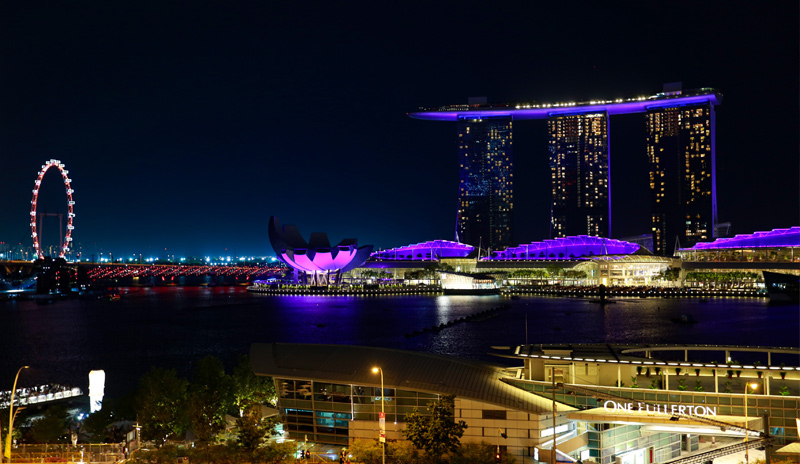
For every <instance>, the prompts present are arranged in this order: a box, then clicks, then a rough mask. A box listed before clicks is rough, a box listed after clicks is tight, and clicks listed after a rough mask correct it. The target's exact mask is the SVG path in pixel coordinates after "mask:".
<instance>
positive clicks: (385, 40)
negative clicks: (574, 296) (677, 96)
mask: <svg viewBox="0 0 800 464" xmlns="http://www.w3.org/2000/svg"><path fill="white" fill-rule="evenodd" d="M543 3H544V2H533V1H525V2H486V1H484V2H468V1H459V2H424V3H423V2H419V3H416V2H392V3H390V2H372V3H359V4H354V3H349V2H277V1H226V2H222V1H220V2H213V1H183V2H179V1H159V2H147V1H135V2H133V1H129V2H119V1H111V2H109V1H69V2H2V3H0V161H2V164H0V241H5V242H7V243H8V242H11V243H18V242H23V243H25V244H28V243H30V237H29V236H30V229H29V226H28V223H29V220H28V219H29V209H30V200H31V190H32V188H33V186H34V180H35V178H36V174H37V172H38V171H39V169H40V168H41V165H42V164H44V162H45V161H47V160H48V159H51V158H56V159H60V160H61V161H62V162H64V163H65V164H66V167H67V169H69V171H70V177H71V178H72V181H73V188H74V189H75V201H76V205H75V212H76V218H75V232H74V240H75V243H76V245H78V246H79V247H82V250H83V252H84V255H85V256H88V255H89V254H90V253H99V252H100V251H102V252H105V253H107V252H112V253H114V255H115V256H122V255H124V254H128V253H143V254H145V255H153V256H159V255H160V256H163V255H165V254H175V255H178V256H184V255H189V256H204V255H226V254H227V255H233V254H238V255H242V254H247V255H257V256H258V255H266V254H271V253H272V250H271V248H270V247H269V241H268V238H267V223H268V220H269V217H270V216H271V215H276V216H278V217H279V218H280V219H281V221H282V222H283V223H288V224H297V225H298V226H299V227H300V230H301V232H303V233H304V234H305V235H306V236H307V235H308V234H310V233H311V232H313V231H327V232H328V235H329V237H330V238H331V240H332V241H333V242H338V241H339V240H340V239H342V238H345V237H356V238H358V239H359V243H360V244H374V245H375V247H376V248H381V247H382V248H387V247H392V246H399V245H405V244H409V243H414V242H420V241H425V240H432V239H442V238H443V239H453V235H454V229H455V208H456V193H457V184H458V160H457V147H456V144H455V140H456V128H455V124H452V123H442V122H431V121H419V120H413V119H411V118H409V117H407V116H406V113H407V112H412V111H415V110H417V109H418V108H419V107H421V106H428V107H430V106H439V105H447V104H455V103H466V101H467V98H468V97H470V96H486V97H488V98H489V101H490V102H516V101H536V102H540V103H547V102H558V101H585V100H591V99H612V98H627V97H634V96H639V95H653V94H655V93H657V92H660V91H661V90H662V84H663V83H666V82H674V81H682V82H683V87H684V89H692V88H699V87H714V88H716V89H718V90H719V91H720V92H721V93H722V94H723V95H724V100H723V103H722V105H721V106H719V107H718V108H717V186H718V204H719V220H720V221H730V222H732V224H733V232H734V233H750V232H753V231H756V230H770V229H773V228H777V227H790V226H795V225H800V189H799V188H798V185H799V182H798V179H799V178H800V155H799V154H798V148H799V147H800V141H799V140H798V132H799V129H798V128H799V127H800V120H799V118H798V113H799V111H798V107H799V104H798V102H799V101H800V96H799V95H798V87H799V86H800V72H799V71H798V68H799V67H800V66H799V64H798V63H799V61H800V60H799V58H798V57H800V47H799V45H798V44H800V37H799V34H798V29H800V26H798V24H800V14H799V13H798V2H796V1H776V2H766V3H763V2H738V1H734V2H727V1H719V2H700V1H687V2H675V1H670V2H652V1H646V2H621V3H613V2H547V4H546V5H543ZM609 5H611V6H609ZM614 5H616V6H614ZM514 128H515V132H514V138H515V166H514V169H515V178H516V181H517V182H516V187H517V189H516V192H515V208H516V241H517V242H520V243H523V242H530V241H533V240H540V239H543V238H547V236H548V230H549V227H548V224H549V208H550V207H549V193H548V192H549V188H550V187H549V167H548V156H547V138H546V123H545V122H544V121H528V122H519V123H515V127H514ZM610 146H611V154H612V157H611V170H612V179H611V189H612V190H611V195H612V202H613V203H612V222H613V228H614V230H613V236H614V237H625V236H630V235H636V234H642V233H646V232H647V231H648V226H649V225H648V222H647V221H648V214H649V210H648V208H649V199H648V191H647V165H646V156H645V151H644V117H643V116H642V115H630V116H619V117H613V118H612V119H611V139H610ZM59 182H60V179H59V178H58V176H57V175H55V174H54V173H49V174H48V175H47V176H46V177H45V182H44V185H43V187H42V193H41V201H40V209H47V208H49V211H51V212H52V211H57V210H59V209H60V210H62V211H63V212H66V196H65V195H64V191H63V184H59ZM53 224H55V223H53ZM50 230H54V227H52V226H51V227H50ZM55 241H56V238H52V240H50V242H55ZM47 242H48V236H47V234H46V233H45V245H47ZM164 249H166V250H167V251H166V252H165V251H164Z"/></svg>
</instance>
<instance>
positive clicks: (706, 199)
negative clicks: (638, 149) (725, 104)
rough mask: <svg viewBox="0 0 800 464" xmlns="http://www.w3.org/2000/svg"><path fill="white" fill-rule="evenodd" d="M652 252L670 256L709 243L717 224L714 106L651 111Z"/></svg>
mask: <svg viewBox="0 0 800 464" xmlns="http://www.w3.org/2000/svg"><path fill="white" fill-rule="evenodd" d="M646 130H647V145H646V150H647V157H648V162H649V166H650V203H651V228H652V233H653V247H654V250H653V252H654V253H655V254H657V255H665V254H668V253H669V254H671V253H672V247H674V245H675V240H676V238H677V239H678V241H679V242H680V246H681V247H690V246H693V245H694V244H696V243H697V242H700V241H704V240H710V239H711V237H712V236H713V233H714V224H716V222H717V201H716V187H715V177H714V170H715V166H714V107H713V106H712V105H711V103H704V104H700V105H689V106H676V107H667V108H658V109H654V110H650V111H648V112H647V116H646Z"/></svg>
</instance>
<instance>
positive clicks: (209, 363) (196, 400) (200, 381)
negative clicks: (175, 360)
mask: <svg viewBox="0 0 800 464" xmlns="http://www.w3.org/2000/svg"><path fill="white" fill-rule="evenodd" d="M232 403H233V401H232V396H231V380H230V378H229V377H228V376H227V375H226V374H225V367H224V366H223V365H222V362H221V361H220V360H219V359H218V358H216V357H214V356H207V357H205V358H203V359H201V360H200V361H198V362H197V367H196V369H195V374H194V382H192V384H191V386H190V388H189V418H190V420H191V424H192V430H194V433H195V434H196V435H197V439H198V440H199V441H200V442H201V443H205V444H208V443H211V442H213V441H214V440H215V439H216V436H217V434H219V433H220V432H222V431H223V430H225V425H226V422H225V413H226V412H227V411H228V408H229V407H230V406H231V405H232Z"/></svg>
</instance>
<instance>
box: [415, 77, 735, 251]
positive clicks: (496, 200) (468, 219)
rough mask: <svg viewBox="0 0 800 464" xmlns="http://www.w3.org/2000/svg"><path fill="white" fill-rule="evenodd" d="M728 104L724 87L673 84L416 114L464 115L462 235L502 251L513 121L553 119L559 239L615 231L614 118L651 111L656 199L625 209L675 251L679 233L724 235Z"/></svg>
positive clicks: (508, 216) (508, 218) (658, 246)
mask: <svg viewBox="0 0 800 464" xmlns="http://www.w3.org/2000/svg"><path fill="white" fill-rule="evenodd" d="M721 102H722V95H720V94H719V93H717V91H716V90H714V89H711V88H702V89H697V90H688V91H686V90H681V85H680V83H672V84H666V85H665V86H664V91H663V92H661V93H658V94H656V95H652V96H649V97H645V96H640V97H634V98H627V99H622V98H620V99H615V100H595V101H589V102H560V103H543V104H537V103H516V104H492V105H489V104H486V102H485V101H481V102H478V101H470V102H469V104H467V105H450V106H441V107H437V108H422V109H420V111H417V112H413V113H409V116H411V117H412V118H417V119H425V120H429V121H457V122H458V133H459V154H460V163H461V183H460V187H459V196H458V222H457V229H456V232H457V239H460V240H461V241H463V242H466V243H469V244H470V245H475V246H477V245H481V244H482V245H483V247H484V248H486V247H487V245H488V246H491V247H492V248H493V249H495V250H497V249H498V248H499V247H502V246H506V245H511V243H510V239H511V235H512V234H511V231H512V226H511V223H512V212H513V182H512V180H513V177H512V161H513V156H512V153H511V146H512V145H511V123H512V120H513V121H516V120H531V119H546V120H547V124H548V131H549V146H548V152H549V156H550V170H551V185H552V189H551V190H552V192H551V200H552V202H551V217H550V223H551V237H553V238H558V237H565V236H571V235H593V236H600V237H611V236H612V235H611V229H612V227H611V208H610V197H611V195H610V190H609V184H610V177H609V174H610V153H611V151H610V148H609V137H610V135H609V124H610V123H609V118H610V117H613V116H615V115H618V114H632V113H642V114H645V117H646V120H647V134H646V136H647V154H648V156H649V159H650V189H651V192H652V198H653V207H652V211H640V212H639V211H626V212H625V214H637V213H638V214H643V215H648V213H649V215H650V217H651V228H652V231H651V232H652V234H653V248H654V250H653V251H654V253H656V254H659V255H665V254H672V250H673V248H672V247H673V246H674V245H675V244H676V239H677V241H679V242H680V246H681V247H690V246H692V245H694V244H695V243H697V242H698V241H702V240H707V239H711V238H712V237H714V236H715V227H716V225H717V204H716V188H715V173H714V157H715V151H714V124H715V120H714V106H716V105H719V104H720V103H721ZM612 119H613V118H612ZM623 143H624V142H623ZM642 175H644V173H642ZM519 235H524V233H523V234H519ZM520 238H521V237H520Z"/></svg>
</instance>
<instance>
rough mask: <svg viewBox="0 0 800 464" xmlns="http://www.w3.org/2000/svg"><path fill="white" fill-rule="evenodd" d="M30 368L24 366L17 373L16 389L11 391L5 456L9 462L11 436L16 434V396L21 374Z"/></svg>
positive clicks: (15, 378) (15, 379)
mask: <svg viewBox="0 0 800 464" xmlns="http://www.w3.org/2000/svg"><path fill="white" fill-rule="evenodd" d="M28 367H30V366H22V367H20V368H19V370H18V371H17V375H16V377H14V387H13V388H12V389H11V402H10V403H8V435H7V436H6V447H5V451H4V452H3V454H4V455H5V457H6V459H8V461H9V462H11V435H13V432H14V394H15V393H16V392H17V380H19V373H20V372H22V369H27V368H28ZM17 410H19V408H17Z"/></svg>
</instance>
